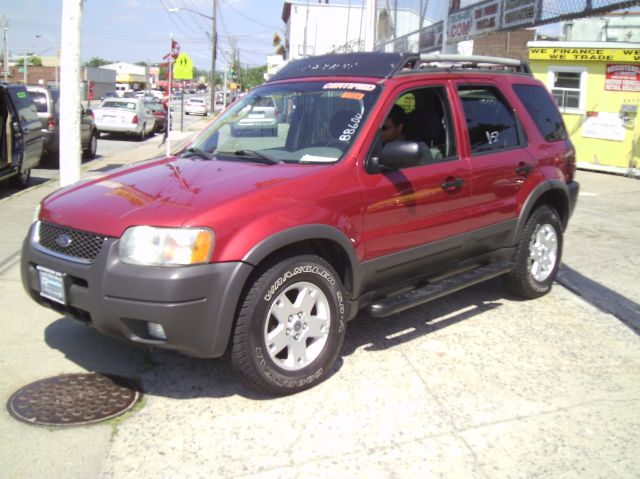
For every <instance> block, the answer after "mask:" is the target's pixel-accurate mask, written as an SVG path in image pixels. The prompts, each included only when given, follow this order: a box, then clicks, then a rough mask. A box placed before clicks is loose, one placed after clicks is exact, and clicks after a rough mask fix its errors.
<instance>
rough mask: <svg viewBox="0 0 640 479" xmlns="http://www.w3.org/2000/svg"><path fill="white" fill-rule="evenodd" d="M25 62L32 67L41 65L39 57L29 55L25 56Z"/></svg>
mask: <svg viewBox="0 0 640 479" xmlns="http://www.w3.org/2000/svg"><path fill="white" fill-rule="evenodd" d="M27 64H28V65H31V66H34V67H41V66H42V59H41V58H40V57H36V56H30V57H28V58H27Z"/></svg>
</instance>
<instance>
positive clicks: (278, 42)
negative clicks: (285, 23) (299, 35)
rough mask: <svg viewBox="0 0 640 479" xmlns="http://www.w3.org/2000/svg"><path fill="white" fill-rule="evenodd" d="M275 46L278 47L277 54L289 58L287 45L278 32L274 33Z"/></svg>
mask: <svg viewBox="0 0 640 479" xmlns="http://www.w3.org/2000/svg"><path fill="white" fill-rule="evenodd" d="M273 47H274V48H275V49H276V54H277V55H282V58H287V47H286V46H285V45H284V43H282V38H281V37H280V35H278V32H276V33H274V34H273Z"/></svg>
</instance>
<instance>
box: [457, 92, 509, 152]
mask: <svg viewBox="0 0 640 479" xmlns="http://www.w3.org/2000/svg"><path fill="white" fill-rule="evenodd" d="M458 94H459V96H460V100H461V101H462V108H463V110H464V116H465V119H466V122H467V131H468V133H469V141H470V143H471V153H472V154H473V153H485V152H492V151H497V150H504V149H508V148H515V147H518V146H520V143H521V142H520V135H519V128H518V123H517V121H516V117H515V114H514V112H513V110H512V109H511V107H510V106H509V104H508V103H506V101H505V100H503V99H502V97H501V96H500V94H499V93H498V91H497V90H496V89H495V88H493V87H487V86H461V87H459V88H458Z"/></svg>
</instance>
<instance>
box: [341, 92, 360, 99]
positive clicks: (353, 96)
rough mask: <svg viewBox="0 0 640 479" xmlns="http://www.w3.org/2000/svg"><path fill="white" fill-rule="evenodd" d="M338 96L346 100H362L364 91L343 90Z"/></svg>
mask: <svg viewBox="0 0 640 479" xmlns="http://www.w3.org/2000/svg"><path fill="white" fill-rule="evenodd" d="M340 98H344V99H346V100H362V99H363V98H364V93H358V92H355V91H345V92H344V93H343V94H342V95H340Z"/></svg>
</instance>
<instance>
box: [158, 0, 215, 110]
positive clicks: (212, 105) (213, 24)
mask: <svg viewBox="0 0 640 479" xmlns="http://www.w3.org/2000/svg"><path fill="white" fill-rule="evenodd" d="M212 3H213V15H212V16H209V15H205V14H204V13H200V12H198V11H197V10H193V9H191V8H184V7H180V8H170V9H169V12H170V13H176V12H179V11H181V10H184V11H187V12H191V13H194V14H196V15H200V16H201V17H204V18H206V19H208V20H211V92H210V95H211V96H210V102H211V111H214V110H215V108H216V47H217V42H218V34H217V30H216V23H217V22H216V11H217V8H218V0H213V2H212Z"/></svg>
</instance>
